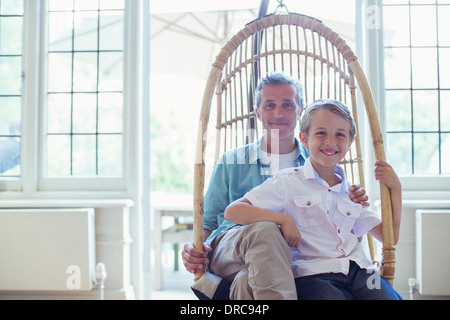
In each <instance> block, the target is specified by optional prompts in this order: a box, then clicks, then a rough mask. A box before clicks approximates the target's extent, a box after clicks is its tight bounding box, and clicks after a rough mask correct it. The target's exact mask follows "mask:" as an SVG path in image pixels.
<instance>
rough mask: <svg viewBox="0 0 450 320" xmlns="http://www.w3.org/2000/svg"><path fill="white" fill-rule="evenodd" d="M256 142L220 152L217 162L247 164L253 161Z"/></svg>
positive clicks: (255, 153)
mask: <svg viewBox="0 0 450 320" xmlns="http://www.w3.org/2000/svg"><path fill="white" fill-rule="evenodd" d="M257 148H258V147H257V144H256V142H254V143H249V144H246V145H243V146H240V147H237V148H234V149H230V150H228V151H225V152H224V153H222V155H221V156H220V158H219V159H218V162H217V163H218V164H247V163H249V162H253V160H255V159H256V156H257Z"/></svg>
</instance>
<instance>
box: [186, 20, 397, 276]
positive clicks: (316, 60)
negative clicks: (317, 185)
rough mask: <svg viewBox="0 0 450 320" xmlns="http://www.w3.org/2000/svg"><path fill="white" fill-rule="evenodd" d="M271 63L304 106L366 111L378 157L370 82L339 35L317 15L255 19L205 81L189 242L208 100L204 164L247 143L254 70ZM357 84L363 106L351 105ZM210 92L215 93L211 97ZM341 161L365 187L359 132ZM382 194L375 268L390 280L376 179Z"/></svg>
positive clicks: (199, 210)
mask: <svg viewBox="0 0 450 320" xmlns="http://www.w3.org/2000/svg"><path fill="white" fill-rule="evenodd" d="M275 70H276V71H283V72H284V73H287V74H290V75H291V76H293V77H295V78H297V79H299V80H300V82H301V83H302V85H303V91H304V102H305V106H306V105H308V104H310V103H312V102H313V101H315V100H316V99H319V98H331V99H336V100H339V101H342V102H343V103H345V104H346V105H347V106H349V108H350V109H351V111H352V113H353V117H354V119H355V122H356V125H357V126H358V120H359V119H362V118H361V117H358V111H361V110H362V111H363V112H364V110H365V112H366V115H367V118H368V119H369V125H370V128H371V133H372V138H373V146H374V148H375V157H376V158H377V159H381V160H384V159H385V154H384V147H383V140H382V136H381V131H380V125H379V121H378V117H377V113H376V109H375V104H374V101H373V97H372V93H371V91H370V87H369V85H368V82H367V79H366V77H365V75H364V72H363V70H362V68H361V66H360V64H359V62H358V60H357V58H356V56H355V54H354V53H353V51H352V50H351V49H350V47H349V46H348V45H347V44H346V43H345V41H344V40H343V39H342V38H341V37H340V36H339V35H338V34H337V33H335V32H334V31H332V30H331V29H330V28H328V27H326V26H325V25H324V24H323V23H322V22H321V21H319V20H317V19H314V18H311V17H308V16H304V15H300V14H295V13H289V14H284V15H277V14H272V15H268V16H265V17H262V18H259V19H257V20H254V21H252V22H250V23H249V24H247V25H246V26H245V28H243V29H242V30H241V31H239V32H238V33H237V34H236V35H235V36H233V38H232V39H231V40H230V41H229V42H228V43H227V44H226V45H225V46H224V47H223V48H222V50H221V51H220V53H219V54H218V56H217V58H216V60H215V61H214V63H213V65H212V68H211V71H210V75H209V78H208V81H207V84H206V88H205V92H204V96H203V103H202V109H201V114H200V119H199V131H198V140H197V152H196V159H195V173H194V245H195V246H196V247H197V248H202V247H203V245H202V244H203V242H202V234H203V233H202V229H203V194H204V184H205V165H206V158H207V157H206V145H207V141H208V140H209V139H208V138H207V136H208V127H209V126H208V124H209V121H210V120H209V118H210V113H211V106H212V105H215V107H216V110H215V111H216V112H215V114H216V119H215V120H216V121H215V128H216V130H215V132H216V138H215V153H214V160H211V161H210V163H208V166H213V165H214V162H215V160H217V158H218V157H219V155H220V154H222V153H223V152H225V151H227V150H230V149H233V148H236V147H239V146H242V145H245V144H248V143H251V142H253V141H254V140H255V139H257V138H258V137H259V136H260V135H261V134H262V132H263V130H262V128H261V124H260V123H259V121H257V119H256V115H255V112H254V101H253V97H254V90H255V87H256V85H257V81H258V79H259V78H260V77H261V76H264V75H266V74H267V73H269V72H271V71H275ZM357 87H358V88H357ZM357 89H359V93H360V94H361V97H362V101H363V102H364V107H365V108H361V109H360V108H358V106H357V99H356V92H357ZM213 96H215V97H216V98H215V99H213ZM297 127H299V126H297ZM341 165H342V166H343V167H344V169H345V172H346V175H347V177H348V179H349V181H350V182H353V183H356V182H358V183H360V184H361V185H362V186H364V176H363V166H362V155H361V147H360V141H359V135H357V138H356V141H355V142H354V143H353V146H352V149H351V150H350V151H349V152H348V154H347V156H346V158H345V159H344V160H343V161H342V163H341ZM381 201H382V219H383V234H384V233H386V236H384V244H383V250H384V254H383V258H384V261H383V262H382V273H383V275H384V276H385V277H386V278H388V279H389V280H390V281H392V279H393V278H394V268H395V265H394V263H395V261H394V260H395V259H394V250H395V249H394V248H393V231H392V220H391V218H390V217H391V204H390V195H389V191H388V190H387V188H386V187H385V186H383V185H382V186H381ZM372 258H373V257H372ZM200 276H201V274H199V275H197V277H196V278H199V277H200Z"/></svg>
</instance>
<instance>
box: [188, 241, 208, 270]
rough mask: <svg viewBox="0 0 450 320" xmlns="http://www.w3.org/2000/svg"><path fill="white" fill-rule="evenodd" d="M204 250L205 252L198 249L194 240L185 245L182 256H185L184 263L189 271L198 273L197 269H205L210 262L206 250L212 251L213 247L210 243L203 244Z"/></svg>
mask: <svg viewBox="0 0 450 320" xmlns="http://www.w3.org/2000/svg"><path fill="white" fill-rule="evenodd" d="M203 250H205V252H202V251H200V250H197V249H196V248H195V247H194V243H193V242H188V243H186V244H185V245H184V249H183V251H182V252H181V257H182V258H183V264H184V266H185V268H186V270H187V271H189V272H191V273H196V272H197V270H201V269H204V268H205V266H206V265H207V264H208V263H209V260H208V259H207V258H206V252H211V251H212V249H211V247H210V246H209V245H207V244H203Z"/></svg>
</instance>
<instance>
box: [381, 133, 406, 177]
mask: <svg viewBox="0 0 450 320" xmlns="http://www.w3.org/2000/svg"><path fill="white" fill-rule="evenodd" d="M386 143H387V147H388V148H389V150H395V152H387V158H388V161H389V163H390V164H391V165H392V166H393V167H394V168H395V170H396V172H397V173H398V174H410V173H411V170H412V148H411V146H412V143H411V134H410V133H391V134H388V135H387V142H386Z"/></svg>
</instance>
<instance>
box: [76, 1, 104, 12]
mask: <svg viewBox="0 0 450 320" xmlns="http://www.w3.org/2000/svg"><path fill="white" fill-rule="evenodd" d="M74 1H75V10H98V1H93V0H74Z"/></svg>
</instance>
